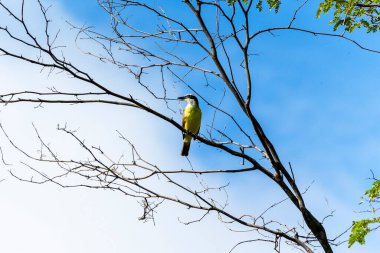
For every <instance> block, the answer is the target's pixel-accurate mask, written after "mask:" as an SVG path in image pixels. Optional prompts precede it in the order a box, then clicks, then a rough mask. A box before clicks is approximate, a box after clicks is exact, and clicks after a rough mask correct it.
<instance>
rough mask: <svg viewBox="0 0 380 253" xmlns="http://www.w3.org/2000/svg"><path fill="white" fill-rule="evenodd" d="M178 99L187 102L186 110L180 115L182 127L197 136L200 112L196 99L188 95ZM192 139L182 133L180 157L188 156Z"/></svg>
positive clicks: (200, 118)
mask: <svg viewBox="0 0 380 253" xmlns="http://www.w3.org/2000/svg"><path fill="white" fill-rule="evenodd" d="M178 99H181V100H185V101H186V102H187V105H186V108H185V110H184V111H183V114H182V127H183V128H184V129H185V130H187V131H189V132H191V133H193V134H195V135H197V134H198V133H199V128H200V127H201V120H202V111H201V108H199V104H198V99H197V97H196V96H194V95H191V94H188V95H186V96H183V97H179V98H178ZM192 138H193V137H192V136H191V135H188V134H186V133H183V144H182V150H181V156H188V155H189V149H190V143H191V139H192Z"/></svg>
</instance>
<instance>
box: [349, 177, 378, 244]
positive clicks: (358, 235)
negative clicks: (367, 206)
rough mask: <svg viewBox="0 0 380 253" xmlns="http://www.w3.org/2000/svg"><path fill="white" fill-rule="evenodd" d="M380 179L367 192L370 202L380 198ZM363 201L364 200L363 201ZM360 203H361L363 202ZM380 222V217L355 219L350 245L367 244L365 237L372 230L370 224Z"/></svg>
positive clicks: (373, 210) (373, 209)
mask: <svg viewBox="0 0 380 253" xmlns="http://www.w3.org/2000/svg"><path fill="white" fill-rule="evenodd" d="M379 193H380V180H376V181H375V182H374V183H373V184H372V187H371V188H370V189H368V190H367V191H366V192H365V194H364V195H365V197H367V198H368V202H370V203H371V202H378V201H379V200H380V195H379ZM361 203H362V202H361ZM361 203H360V204H361ZM371 211H372V213H375V212H376V209H375V208H374V207H372V210H371ZM376 223H378V224H380V217H375V218H372V219H362V220H359V221H354V222H353V223H352V229H351V234H350V237H349V239H348V247H351V246H352V245H353V244H354V243H355V242H358V243H360V244H361V245H363V244H365V237H366V236H367V235H368V233H370V232H371V231H372V229H371V227H370V225H373V224H376Z"/></svg>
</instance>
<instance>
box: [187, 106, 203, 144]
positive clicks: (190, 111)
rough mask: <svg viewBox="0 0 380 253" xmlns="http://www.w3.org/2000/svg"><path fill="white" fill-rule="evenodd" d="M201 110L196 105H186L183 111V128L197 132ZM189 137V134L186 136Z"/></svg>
mask: <svg viewBox="0 0 380 253" xmlns="http://www.w3.org/2000/svg"><path fill="white" fill-rule="evenodd" d="M201 119H202V112H201V109H199V107H198V106H192V105H188V106H186V108H185V111H184V112H183V128H184V129H186V130H189V131H190V132H192V133H193V134H197V133H198V131H199V128H200V126H201ZM186 137H187V138H186V139H189V140H190V139H191V136H186ZM189 137H190V138H189Z"/></svg>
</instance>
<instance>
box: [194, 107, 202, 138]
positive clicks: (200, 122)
mask: <svg viewBox="0 0 380 253" xmlns="http://www.w3.org/2000/svg"><path fill="white" fill-rule="evenodd" d="M200 114H201V116H200V120H199V128H198V131H197V133H196V134H195V135H198V134H199V130H201V125H202V111H200Z"/></svg>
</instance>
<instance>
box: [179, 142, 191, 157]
mask: <svg viewBox="0 0 380 253" xmlns="http://www.w3.org/2000/svg"><path fill="white" fill-rule="evenodd" d="M190 143H191V142H190V141H186V140H183V144H182V150H181V156H188V155H189V149H190Z"/></svg>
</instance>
